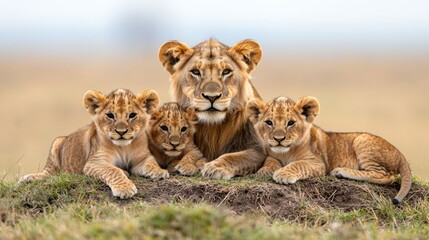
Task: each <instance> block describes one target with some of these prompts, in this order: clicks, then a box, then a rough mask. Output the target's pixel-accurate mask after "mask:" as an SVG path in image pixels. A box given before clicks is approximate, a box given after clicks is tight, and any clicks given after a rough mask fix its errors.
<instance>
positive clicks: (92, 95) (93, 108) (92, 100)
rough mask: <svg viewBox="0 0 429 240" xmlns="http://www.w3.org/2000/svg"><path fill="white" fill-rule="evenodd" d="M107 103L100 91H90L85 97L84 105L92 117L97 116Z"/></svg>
mask: <svg viewBox="0 0 429 240" xmlns="http://www.w3.org/2000/svg"><path fill="white" fill-rule="evenodd" d="M106 101H107V99H106V97H105V96H104V94H102V93H101V92H100V91H98V90H88V91H86V93H85V94H84V95H83V105H84V106H85V108H86V109H87V110H88V112H89V113H90V114H91V115H95V114H97V113H98V110H100V108H101V107H102V106H103V104H104V103H106Z"/></svg>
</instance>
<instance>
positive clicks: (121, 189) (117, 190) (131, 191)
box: [110, 181, 137, 199]
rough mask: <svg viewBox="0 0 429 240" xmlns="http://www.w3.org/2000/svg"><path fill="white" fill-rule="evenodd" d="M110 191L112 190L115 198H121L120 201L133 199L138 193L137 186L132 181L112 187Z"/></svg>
mask: <svg viewBox="0 0 429 240" xmlns="http://www.w3.org/2000/svg"><path fill="white" fill-rule="evenodd" d="M110 189H112V194H113V196H114V197H119V198H120V199H128V198H131V197H132V196H134V195H135V194H136V193H137V188H136V185H134V183H133V182H131V181H124V182H121V183H120V184H115V185H112V186H110Z"/></svg>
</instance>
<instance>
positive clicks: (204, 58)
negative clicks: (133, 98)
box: [159, 39, 262, 123]
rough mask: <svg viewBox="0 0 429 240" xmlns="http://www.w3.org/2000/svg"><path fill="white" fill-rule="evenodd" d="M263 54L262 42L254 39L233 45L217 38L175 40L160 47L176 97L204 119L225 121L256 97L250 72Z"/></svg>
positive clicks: (207, 120)
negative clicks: (192, 43)
mask: <svg viewBox="0 0 429 240" xmlns="http://www.w3.org/2000/svg"><path fill="white" fill-rule="evenodd" d="M261 56H262V50H261V48H260V46H259V44H258V43H256V42H254V41H251V40H245V41H242V42H240V43H237V44H236V45H235V46H233V47H232V48H230V47H228V46H226V45H224V44H222V43H220V42H218V41H216V40H213V39H211V40H208V41H206V42H203V43H200V44H199V45H197V46H195V47H193V48H189V47H187V46H186V45H185V44H183V43H180V42H176V41H172V42H167V43H165V44H164V45H163V46H161V48H160V50H159V60H160V62H161V63H162V64H163V65H164V67H165V69H166V70H167V71H168V72H169V73H170V76H171V81H172V84H171V91H172V95H173V97H174V98H175V101H177V102H179V103H180V104H181V105H182V106H184V107H193V108H195V110H196V115H197V117H198V119H199V120H200V121H201V122H204V123H217V122H222V121H223V120H224V118H225V116H226V114H227V112H229V111H234V110H237V109H239V108H240V109H243V108H244V104H243V103H245V102H247V101H248V100H249V99H250V98H253V97H254V96H253V89H252V86H251V84H250V82H249V78H250V77H249V73H250V72H251V71H252V70H253V69H254V67H255V66H256V65H257V64H258V62H259V61H260V59H261Z"/></svg>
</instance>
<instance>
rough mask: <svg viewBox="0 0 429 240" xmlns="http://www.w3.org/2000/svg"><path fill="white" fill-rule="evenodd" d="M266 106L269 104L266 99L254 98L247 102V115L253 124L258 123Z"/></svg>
mask: <svg viewBox="0 0 429 240" xmlns="http://www.w3.org/2000/svg"><path fill="white" fill-rule="evenodd" d="M266 108H267V104H266V103H265V102H264V101H262V100H259V99H256V98H254V99H252V100H250V101H249V102H247V104H246V115H247V116H248V117H249V120H250V121H251V122H252V123H253V124H256V123H257V122H258V121H259V117H260V116H261V114H262V113H263V112H264V111H265V110H266Z"/></svg>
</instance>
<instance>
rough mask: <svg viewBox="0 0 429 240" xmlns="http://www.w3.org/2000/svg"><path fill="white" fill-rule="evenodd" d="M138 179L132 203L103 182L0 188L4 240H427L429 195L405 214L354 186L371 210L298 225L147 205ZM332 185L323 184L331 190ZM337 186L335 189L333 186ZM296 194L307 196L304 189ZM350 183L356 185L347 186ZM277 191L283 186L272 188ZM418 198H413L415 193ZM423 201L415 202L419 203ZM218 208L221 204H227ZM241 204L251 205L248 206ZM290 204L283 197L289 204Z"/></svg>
mask: <svg viewBox="0 0 429 240" xmlns="http://www.w3.org/2000/svg"><path fill="white" fill-rule="evenodd" d="M173 178H174V179H175V180H174V184H177V183H182V184H184V186H185V185H186V186H187V185H198V184H203V185H214V186H218V187H220V188H226V189H229V190H231V189H241V188H245V187H255V186H256V187H258V186H260V185H261V186H262V185H267V184H268V186H271V185H270V184H272V183H267V181H266V179H259V178H257V177H254V176H249V177H245V178H239V179H234V180H233V181H230V182H227V181H219V180H208V179H204V178H202V177H196V178H186V177H177V176H174V177H173ZM132 180H133V181H134V182H135V183H136V185H137V186H138V187H139V190H141V191H140V192H141V193H139V195H138V196H136V197H135V198H133V199H132V200H126V201H123V200H118V199H115V198H113V197H112V196H111V193H110V190H109V189H108V187H106V186H105V185H104V184H102V183H101V182H99V181H97V180H94V179H92V178H89V177H85V176H79V175H68V174H61V175H58V176H53V177H50V178H48V179H47V180H46V181H40V182H34V183H29V184H19V185H18V184H16V182H13V181H1V182H0V219H1V221H0V239H132V238H139V239H286V238H287V239H428V238H429V200H428V198H427V195H426V196H425V195H424V194H426V193H427V192H428V191H429V187H428V185H427V183H426V182H422V181H420V180H415V181H414V185H415V186H416V188H417V189H418V190H419V191H425V192H424V194H423V195H421V196H419V197H411V198H410V199H414V200H413V201H410V202H404V203H403V204H402V205H401V206H400V207H395V206H393V205H392V204H391V203H390V199H389V198H386V197H385V196H384V195H383V194H379V193H377V191H379V190H380V189H383V187H381V186H375V185H371V184H365V183H359V182H356V183H353V182H352V184H356V185H358V186H359V187H362V188H363V189H367V190H365V191H369V192H370V194H371V196H372V198H373V199H372V200H370V201H369V202H368V206H365V207H361V208H356V209H349V210H344V209H342V208H336V207H335V206H328V207H327V206H322V205H318V204H317V202H308V201H303V202H302V203H301V204H300V205H299V206H298V209H299V213H300V214H298V215H293V216H296V218H276V217H272V216H269V215H268V214H267V213H266V212H264V211H261V210H256V209H255V211H245V212H243V213H240V214H237V213H236V212H234V211H232V210H231V209H230V208H229V207H228V206H226V205H222V206H221V207H217V204H213V203H211V204H208V203H207V202H205V201H189V200H186V199H185V200H183V201H177V200H175V199H173V200H169V201H166V200H165V199H159V201H154V200H153V199H152V201H146V200H148V197H156V196H155V195H156V194H155V195H151V196H148V195H150V194H151V193H150V192H148V193H146V192H145V191H144V189H142V187H145V186H147V185H145V184H156V183H155V182H152V181H151V180H147V179H142V178H135V177H133V178H132ZM333 181H336V180H332V179H329V178H322V179H320V184H329V183H332V182H333ZM334 183H336V182H334ZM299 184H300V185H297V188H300V189H301V191H305V190H306V187H307V186H306V185H305V183H299ZM349 184H350V183H349ZM272 185H273V186H272V187H273V188H274V187H278V186H277V185H275V184H272ZM419 191H414V192H413V193H411V194H417V193H419ZM416 199H417V200H416ZM219 201H222V200H221V199H220V200H219ZM242 204H246V203H245V202H243V203H242ZM282 204H288V199H287V198H286V197H285V199H284V203H282Z"/></svg>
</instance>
